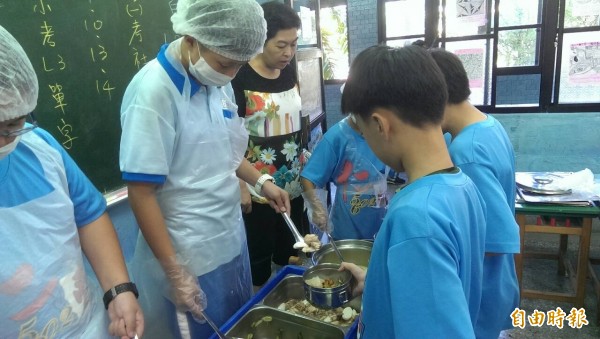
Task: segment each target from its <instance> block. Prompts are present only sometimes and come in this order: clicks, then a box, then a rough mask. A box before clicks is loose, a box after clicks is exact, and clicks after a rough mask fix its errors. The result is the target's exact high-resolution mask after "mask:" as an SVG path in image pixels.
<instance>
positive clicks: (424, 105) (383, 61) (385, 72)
mask: <svg viewBox="0 0 600 339" xmlns="http://www.w3.org/2000/svg"><path fill="white" fill-rule="evenodd" d="M447 98H448V93H447V89H446V83H445V81H444V76H443V75H442V72H441V71H440V69H439V67H438V66H437V65H436V64H435V61H434V60H433V58H432V57H431V55H430V54H429V53H428V52H427V50H425V49H424V48H422V47H419V46H406V47H401V48H393V47H389V46H373V47H369V48H367V49H365V50H364V51H362V52H361V53H359V54H358V55H357V56H356V58H355V59H354V61H353V62H352V66H351V67H350V73H349V75H348V80H347V81H346V86H345V88H344V93H343V94H342V112H343V113H354V114H358V115H360V116H361V117H362V118H368V117H369V116H370V115H371V114H372V113H373V110H375V109H377V108H386V109H389V110H391V111H393V112H395V114H396V115H397V116H398V117H399V118H400V119H401V120H402V121H404V122H406V123H408V124H410V125H413V126H416V127H422V126H424V125H428V124H439V123H441V121H442V118H443V114H444V108H445V106H446V100H447Z"/></svg>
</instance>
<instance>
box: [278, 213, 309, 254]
mask: <svg viewBox="0 0 600 339" xmlns="http://www.w3.org/2000/svg"><path fill="white" fill-rule="evenodd" d="M281 215H282V216H283V219H284V220H285V223H286V224H287V225H288V227H289V228H290V231H292V234H293V235H294V239H296V243H295V244H294V248H296V249H300V248H304V247H308V245H307V244H306V243H305V242H304V238H303V237H302V235H300V232H298V229H297V228H296V225H294V222H293V221H292V219H291V218H290V216H289V215H287V213H281Z"/></svg>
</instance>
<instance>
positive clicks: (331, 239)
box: [325, 232, 344, 263]
mask: <svg viewBox="0 0 600 339" xmlns="http://www.w3.org/2000/svg"><path fill="white" fill-rule="evenodd" d="M325 233H327V239H329V243H331V247H332V248H333V251H334V252H335V254H337V256H338V258H339V259H340V263H342V262H344V257H342V253H341V252H340V250H339V249H338V248H337V245H336V244H335V240H333V237H332V236H331V234H330V233H329V232H325Z"/></svg>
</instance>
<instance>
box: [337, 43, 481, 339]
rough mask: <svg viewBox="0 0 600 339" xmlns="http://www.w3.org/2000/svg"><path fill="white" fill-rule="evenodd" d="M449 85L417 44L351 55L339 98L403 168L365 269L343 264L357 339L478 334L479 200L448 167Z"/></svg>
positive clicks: (381, 152) (376, 146) (386, 158)
mask: <svg viewBox="0 0 600 339" xmlns="http://www.w3.org/2000/svg"><path fill="white" fill-rule="evenodd" d="M446 100H447V89H446V84H445V81H444V78H443V75H442V73H441V71H440V69H439V68H438V67H437V65H436V64H435V61H434V60H433V59H432V57H431V55H429V54H428V52H427V51H426V50H424V49H423V48H421V47H418V46H407V47H403V48H391V47H388V46H374V47H371V48H368V49H366V50H364V51H363V52H361V53H360V54H359V55H358V56H357V57H356V59H355V60H354V62H353V64H352V67H351V69H350V74H349V77H348V81H347V82H346V87H345V88H344V93H343V95H342V111H343V112H344V113H351V118H353V119H355V120H356V123H357V125H358V128H359V130H360V132H361V133H362V135H363V136H364V138H365V140H366V141H367V143H368V144H369V146H370V147H371V149H372V150H373V152H374V153H375V155H377V157H378V158H379V159H381V160H382V161H383V162H384V163H385V164H387V165H389V166H390V167H391V168H392V169H393V170H395V171H398V172H402V171H405V172H406V174H407V177H408V184H407V185H406V186H405V187H404V188H403V189H402V190H400V191H399V192H397V193H396V194H395V196H394V198H393V199H392V201H391V202H390V205H389V207H388V212H387V215H386V217H385V219H384V220H383V223H382V225H381V228H380V230H379V233H378V234H377V237H376V238H375V243H374V245H373V250H372V253H371V261H370V263H369V267H368V273H366V274H365V272H364V271H363V270H362V269H360V268H359V267H357V266H356V265H354V264H350V263H343V264H342V267H343V269H348V270H350V271H351V272H352V274H353V275H354V276H355V278H356V279H357V280H358V282H359V283H358V286H357V288H356V289H355V292H356V293H359V292H360V291H362V290H364V294H363V299H362V305H363V310H362V312H361V318H360V323H359V336H360V337H361V338H408V337H410V338H413V337H414V338H474V337H475V332H474V324H475V321H476V320H477V318H478V311H479V306H480V302H481V277H482V266H483V256H484V240H485V212H484V202H483V200H482V198H481V195H480V194H479V192H478V191H477V188H476V187H475V185H474V184H473V182H472V181H471V180H470V179H469V177H467V175H466V174H464V173H463V172H462V171H461V170H460V169H458V168H456V167H454V165H453V163H452V161H451V159H450V155H449V154H448V150H447V148H446V144H445V141H444V137H443V134H442V128H441V123H442V119H443V113H444V106H445V104H446Z"/></svg>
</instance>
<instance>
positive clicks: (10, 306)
mask: <svg viewBox="0 0 600 339" xmlns="http://www.w3.org/2000/svg"><path fill="white" fill-rule="evenodd" d="M21 142H22V143H26V144H27V146H29V147H30V148H31V150H32V151H33V152H34V154H35V155H36V156H37V157H38V159H39V160H40V162H41V165H42V167H43V168H44V172H45V175H46V179H47V180H48V182H49V183H50V184H51V185H52V187H54V191H52V192H51V193H50V194H47V195H45V196H43V197H40V198H37V199H35V200H32V201H29V202H27V203H24V204H21V205H19V206H17V207H13V208H0V239H10V240H9V241H4V243H3V245H2V247H1V249H0V256H1V257H2V270H1V271H0V307H1V308H2V312H0V338H84V337H85V338H105V337H108V333H107V329H108V323H107V317H106V311H105V310H104V307H103V306H102V305H101V303H100V301H101V296H100V295H99V294H100V293H93V292H92V291H91V290H90V288H93V287H95V286H94V285H93V284H88V281H87V277H86V273H85V269H84V264H83V257H82V251H81V247H80V243H79V234H78V232H77V227H76V225H75V220H74V213H73V204H72V202H71V199H70V198H69V196H68V187H67V179H66V174H65V169H64V167H63V164H62V158H61V156H60V154H59V153H58V152H57V151H56V150H54V149H53V148H51V147H50V146H49V145H48V144H47V143H46V142H45V141H43V140H42V139H41V138H39V137H38V136H37V135H35V134H34V133H29V134H26V135H25V136H23V139H22V141H21ZM97 292H99V291H97Z"/></svg>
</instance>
